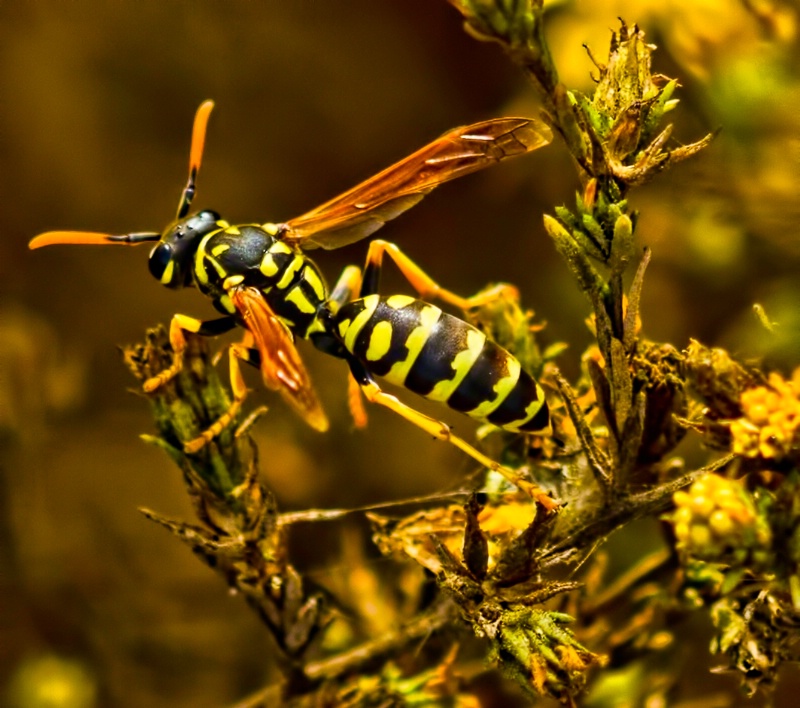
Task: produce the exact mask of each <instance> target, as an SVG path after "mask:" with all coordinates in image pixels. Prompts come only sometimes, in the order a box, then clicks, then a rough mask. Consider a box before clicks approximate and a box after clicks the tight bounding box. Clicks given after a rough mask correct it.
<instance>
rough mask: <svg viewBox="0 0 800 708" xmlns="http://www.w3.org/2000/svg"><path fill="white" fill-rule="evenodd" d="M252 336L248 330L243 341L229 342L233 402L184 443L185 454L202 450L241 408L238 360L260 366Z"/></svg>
mask: <svg viewBox="0 0 800 708" xmlns="http://www.w3.org/2000/svg"><path fill="white" fill-rule="evenodd" d="M251 345H252V337H251V336H250V333H249V332H248V333H247V334H246V335H245V339H244V341H242V342H241V343H240V344H231V345H230V347H229V348H228V361H229V368H230V377H231V392H232V393H233V402H232V403H231V405H230V406H229V407H228V410H227V411H225V412H224V413H223V414H222V415H221V416H220V417H219V418H217V420H216V421H215V422H214V423H213V424H212V425H210V426H209V427H208V428H207V429H206V430H204V431H203V432H202V433H201V434H200V435H198V436H197V437H196V438H194V439H193V440H189V441H188V442H186V443H184V445H183V451H184V452H185V453H187V454H193V453H196V452H199V451H200V450H202V449H203V448H204V447H205V446H206V445H208V443H210V442H211V441H212V440H213V439H214V438H215V437H217V436H218V435H219V434H220V433H221V432H222V431H223V430H225V428H227V427H228V426H229V425H230V424H231V423H232V422H233V421H234V420H235V418H236V416H237V415H238V414H239V411H240V410H241V408H242V404H243V403H244V399H245V398H247V386H246V385H245V382H244V376H242V367H241V366H240V364H239V362H240V361H244V362H247V363H248V364H251V365H252V366H255V367H256V368H258V367H259V366H260V358H261V357H260V355H259V352H258V350H257V349H253V348H252V347H251Z"/></svg>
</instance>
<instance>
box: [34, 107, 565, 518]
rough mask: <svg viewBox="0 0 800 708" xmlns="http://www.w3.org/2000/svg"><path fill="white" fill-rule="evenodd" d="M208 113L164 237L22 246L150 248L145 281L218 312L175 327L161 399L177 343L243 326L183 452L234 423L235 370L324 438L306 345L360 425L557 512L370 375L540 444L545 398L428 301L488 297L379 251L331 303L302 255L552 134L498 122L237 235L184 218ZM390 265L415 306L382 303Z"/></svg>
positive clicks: (197, 125) (210, 221)
mask: <svg viewBox="0 0 800 708" xmlns="http://www.w3.org/2000/svg"><path fill="white" fill-rule="evenodd" d="M213 107H214V104H213V102H212V101H205V102H204V103H203V104H202V105H201V106H200V108H199V109H198V110H197V113H196V115H195V120H194V129H193V131H192V143H191V151H190V156H189V179H188V181H187V184H186V187H185V188H184V190H183V192H182V194H181V198H180V202H179V205H178V212H177V216H176V218H175V220H174V221H173V222H172V223H171V224H170V225H169V226H167V228H166V229H165V230H164V231H163V232H161V233H155V232H138V233H129V234H122V235H112V234H103V233H93V232H84V231H50V232H47V233H43V234H41V235H39V236H37V237H36V238H34V239H33V240H32V241H31V242H30V248H39V247H41V246H50V245H54V244H123V245H136V244H140V243H146V242H157V243H156V245H155V247H154V248H153V250H152V251H151V252H150V258H149V267H150V272H151V273H152V275H153V276H154V277H155V278H156V279H157V280H159V281H160V282H161V283H162V284H163V285H165V286H167V287H168V288H182V287H191V286H195V287H197V288H198V289H199V290H200V291H201V292H202V293H203V294H205V295H207V296H208V297H210V298H211V299H212V302H213V305H214V307H215V308H216V309H217V310H218V311H219V312H220V313H222V315H223V316H222V317H220V318H217V319H213V320H206V321H202V320H198V319H195V318H193V317H188V316H186V315H180V314H178V315H175V316H174V317H173V318H172V321H171V323H170V330H169V337H170V343H171V345H172V348H173V351H174V360H173V363H172V365H171V366H170V367H169V368H168V369H166V370H164V371H163V372H161V373H160V374H159V375H157V376H155V377H153V378H151V379H149V380H147V381H146V382H145V383H144V390H145V391H146V392H153V391H155V390H157V389H158V388H159V387H160V386H162V385H163V384H165V383H166V382H167V381H169V380H170V379H172V378H173V377H174V376H175V375H176V374H177V373H178V372H179V371H180V370H181V367H182V365H183V352H184V349H185V347H186V340H185V336H184V332H194V333H197V334H200V335H206V336H215V335H219V334H222V333H224V332H227V331H229V330H231V329H233V328H234V327H236V326H237V325H238V326H240V327H243V328H244V330H245V334H244V338H243V340H242V341H241V342H240V343H237V344H232V345H231V346H230V347H229V350H228V351H229V361H230V377H231V388H232V391H233V403H232V405H231V407H230V409H229V410H228V411H227V412H226V413H225V414H224V415H223V416H222V417H221V418H220V419H219V420H218V421H216V422H215V423H214V424H213V425H212V426H211V427H210V428H209V429H208V430H206V431H205V432H204V433H203V434H202V435H201V436H200V437H198V438H196V439H194V440H190V441H187V442H186V443H185V451H186V452H187V453H190V454H191V453H196V452H198V451H199V450H200V449H201V448H202V447H203V446H204V445H205V444H207V443H208V442H209V441H210V440H212V439H213V438H214V437H215V436H216V435H218V434H219V433H220V432H221V431H222V430H223V429H224V428H225V427H226V426H227V425H229V424H230V423H231V422H232V421H233V420H234V418H235V416H236V414H237V413H238V411H239V409H240V408H241V405H242V402H243V401H244V398H245V395H246V386H245V383H244V379H243V376H242V373H241V368H240V361H244V362H247V363H249V364H252V365H253V366H255V367H257V368H258V369H260V371H261V375H262V379H263V381H264V384H265V386H266V387H267V388H269V389H272V390H276V391H278V392H279V393H280V394H281V395H282V397H283V398H284V400H285V401H286V402H287V403H288V404H289V405H290V406H291V407H292V408H293V409H294V410H295V411H296V412H297V413H298V414H299V415H300V416H301V417H302V418H303V420H305V421H306V423H308V424H309V425H310V426H311V427H312V428H314V429H316V430H319V431H325V430H327V428H328V419H327V417H326V415H325V413H324V411H323V409H322V406H321V404H320V402H319V400H318V398H317V395H316V392H315V389H314V386H313V384H312V383H311V379H310V377H309V375H308V372H307V371H306V368H305V366H304V364H303V362H302V360H301V358H300V356H299V354H298V352H297V349H296V347H295V344H294V340H295V338H296V337H301V338H303V339H308V340H310V341H311V342H312V343H313V344H314V345H315V346H316V347H317V348H318V349H319V350H321V351H323V352H326V353H328V354H331V355H333V356H336V357H339V358H341V359H344V360H345V361H346V362H347V364H348V365H349V368H350V373H351V375H352V376H351V387H356V386H357V388H356V389H355V392H353V391H351V396H350V400H351V410H354V415H356V416H357V417H360V416H359V414H358V412H357V411H358V407H359V406H358V404H356V403H353V401H356V400H357V401H359V403H360V395H359V394H358V391H359V390H360V392H362V393H363V394H364V395H365V397H366V398H367V400H369V401H372V402H375V403H378V404H381V405H383V406H386V407H387V408H390V409H391V410H393V411H395V412H396V413H398V414H399V415H401V416H403V417H404V418H406V419H407V420H409V421H410V422H412V423H414V424H415V425H417V426H419V427H420V428H422V429H423V430H425V431H426V432H428V433H429V434H431V435H433V436H434V437H436V438H439V439H441V440H447V441H449V442H450V443H452V444H453V445H455V446H456V447H458V448H460V449H461V450H463V451H464V452H466V453H467V454H469V455H471V456H472V457H473V458H474V459H476V460H477V461H478V462H480V463H481V464H482V465H484V466H486V467H488V468H490V469H494V470H496V471H498V472H500V473H501V474H503V475H504V476H506V477H507V478H508V479H510V480H511V481H512V482H513V483H514V484H516V485H517V486H520V487H523V488H525V489H526V491H528V492H529V493H530V494H531V496H533V497H535V498H537V499H539V500H540V501H541V502H542V503H543V504H545V505H546V506H547V507H548V508H552V507H553V506H555V502H554V501H553V500H552V499H551V498H550V497H549V496H547V495H546V494H545V493H544V492H543V491H542V490H540V489H539V488H538V487H536V486H535V485H533V484H531V483H530V482H528V481H526V480H524V479H523V478H521V477H520V476H519V475H518V474H516V473H515V472H513V471H511V470H509V469H507V468H504V467H502V466H501V465H500V464H499V463H497V462H495V461H494V460H492V459H490V458H489V457H487V456H486V455H484V454H483V453H481V452H480V451H479V450H477V449H476V448H474V447H473V446H472V445H470V444H469V443H467V442H466V441H465V440H463V439H461V438H460V437H457V436H456V435H454V434H453V433H452V432H451V430H450V428H449V426H447V425H446V424H445V423H443V422H441V421H439V420H436V419H434V418H431V417H429V416H427V415H424V414H423V413H421V412H419V411H417V410H415V409H414V408H412V407H410V406H408V405H406V404H405V403H403V402H402V401H400V400H399V399H398V398H397V397H395V396H392V395H390V394H388V393H385V392H384V391H383V390H381V388H380V387H379V385H378V384H377V383H376V381H375V377H376V376H380V377H384V378H386V379H387V380H388V381H390V382H392V383H394V384H398V385H400V386H404V387H406V388H407V389H409V390H411V391H413V392H415V393H417V394H420V395H422V396H425V397H427V398H429V399H432V400H436V401H441V402H443V403H446V404H447V405H448V406H450V407H451V408H453V409H455V410H457V411H460V412H462V413H466V414H467V415H469V416H471V417H473V418H475V419H477V420H480V421H485V422H489V423H493V424H494V425H496V426H499V427H501V428H503V429H505V430H511V431H519V432H538V433H544V432H548V431H549V430H550V420H549V413H548V408H547V404H546V402H545V400H544V394H543V392H542V389H541V388H540V386H539V385H538V383H536V381H535V380H534V379H533V378H532V377H531V376H529V375H528V374H527V373H526V372H525V371H523V370H522V367H521V366H520V364H519V362H518V361H517V359H515V358H514V357H513V356H512V355H511V354H510V353H508V352H507V351H506V350H505V349H503V348H501V347H500V346H498V345H497V344H495V343H494V342H493V341H491V340H490V339H488V338H487V337H486V335H485V334H484V333H483V332H481V331H480V330H478V329H477V328H475V327H473V326H471V325H469V324H468V323H466V322H464V321H463V320H461V319H459V318H457V317H454V316H452V315H449V314H447V313H444V312H442V310H440V309H439V308H438V307H436V306H435V305H433V304H431V303H429V302H427V301H426V298H427V299H432V298H438V299H439V300H441V301H443V302H445V303H448V304H450V305H452V306H454V307H457V308H460V309H462V310H467V309H469V308H471V307H475V306H478V305H480V304H481V303H482V302H484V301H486V300H487V299H489V298H491V297H492V293H491V291H490V292H489V293H485V294H483V295H481V296H476V297H473V298H463V297H460V296H458V295H456V294H455V293H453V292H451V291H449V290H446V289H444V288H442V287H440V286H439V285H438V284H437V283H436V282H435V281H434V280H433V279H432V278H431V277H430V276H429V275H428V274H427V273H425V272H424V271H423V270H422V269H421V268H420V267H419V266H418V265H417V264H416V263H414V262H413V261H412V260H411V259H410V258H409V257H408V256H406V255H405V254H404V253H403V252H402V251H401V250H400V249H399V248H398V247H397V246H396V245H394V244H391V243H388V242H386V241H381V240H375V241H372V242H371V243H370V245H369V250H368V255H367V260H366V265H365V267H364V269H363V272H362V269H360V268H358V267H356V266H349V267H348V268H345V270H344V271H343V273H342V275H341V277H340V278H339V280H338V282H337V284H336V285H335V286H334V288H333V290H331V291H328V289H327V288H326V286H325V281H324V279H323V277H322V274H321V272H320V271H319V269H318V268H317V266H316V264H315V263H314V262H313V261H312V260H311V259H310V258H309V257H308V256H306V255H305V253H304V252H305V251H307V250H310V249H313V248H320V247H321V248H325V249H332V248H338V247H340V246H344V245H346V244H349V243H353V242H354V241H358V240H359V239H362V238H365V237H367V236H369V235H370V234H372V233H374V232H375V231H376V230H377V229H379V228H380V227H381V226H383V224H384V223H385V222H387V221H389V220H390V219H394V218H395V217H396V216H398V215H399V214H401V213H402V212H404V211H406V210H407V209H409V208H411V207H412V206H414V205H415V204H416V203H417V202H419V201H420V200H421V199H422V198H423V197H424V196H425V195H426V194H428V192H430V191H431V190H432V189H434V188H435V187H437V186H438V185H440V184H442V183H444V182H447V181H449V180H452V179H455V178H456V177H461V176H462V175H466V174H469V173H470V172H475V171H477V170H481V169H483V168H485V167H488V166H490V165H493V164H495V163H497V162H500V161H502V160H505V159H507V158H509V157H514V156H516V155H522V154H525V153H527V152H530V151H531V150H535V149H537V148H539V147H542V146H544V145H546V144H547V143H549V142H550V140H551V137H552V135H551V132H550V129H549V128H548V127H547V126H546V125H544V124H543V123H541V122H540V121H537V120H534V119H530V118H498V119H493V120H487V121H483V122H481V123H475V124H474V125H469V126H466V127H461V128H456V129H454V130H451V131H449V132H448V133H445V134H444V135H442V136H441V137H440V138H438V139H436V140H434V141H433V142H432V143H430V144H428V145H426V146H425V147H423V148H421V149H420V150H418V151H417V152H415V153H413V154H412V155H410V156H409V157H406V158H405V159H403V160H401V161H400V162H398V163H396V164H394V165H392V166H391V167H389V168H387V169H385V170H384V171H383V172H380V173H379V174H377V175H375V176H374V177H372V178H370V179H368V180H366V181H365V182H362V183H361V184H359V185H357V186H356V187H354V188H353V189H351V190H349V191H347V192H345V193H344V194H341V195H339V196H338V197H335V198H334V199H332V200H330V201H328V202H326V203H325V204H323V205H322V206H319V207H317V208H316V209H313V210H312V211H309V212H307V213H306V214H303V215H302V216H299V217H297V218H295V219H291V220H289V221H286V222H284V223H277V224H272V223H265V224H244V225H237V226H232V225H230V224H229V223H228V222H227V221H225V220H223V219H222V218H221V217H220V215H219V214H217V213H216V212H214V211H210V210H203V211H199V212H197V213H194V214H191V215H189V208H190V206H191V204H192V201H193V199H194V196H195V185H196V180H197V173H198V171H199V169H200V163H201V160H202V155H203V147H204V143H205V136H206V128H207V125H208V119H209V116H210V114H211V110H212V109H213ZM384 256H389V258H391V260H392V261H394V263H395V264H396V265H397V266H398V267H399V269H400V271H401V272H402V273H403V275H404V276H405V277H406V278H407V280H408V281H409V283H410V284H411V285H412V286H413V288H414V289H415V290H416V291H417V293H418V294H419V299H418V298H413V297H410V296H407V295H390V296H388V297H387V296H381V295H379V294H378V281H379V278H380V270H381V267H382V263H383V257H384ZM353 394H354V395H353Z"/></svg>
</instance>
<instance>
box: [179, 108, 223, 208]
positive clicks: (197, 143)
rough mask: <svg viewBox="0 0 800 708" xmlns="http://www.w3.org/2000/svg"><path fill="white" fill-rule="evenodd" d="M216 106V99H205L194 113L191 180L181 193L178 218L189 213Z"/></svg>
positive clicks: (190, 156)
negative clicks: (207, 129)
mask: <svg viewBox="0 0 800 708" xmlns="http://www.w3.org/2000/svg"><path fill="white" fill-rule="evenodd" d="M213 108H214V101H203V102H202V103H201V104H200V108H198V109H197V113H195V114H194V127H193V128H192V149H191V151H190V152H189V181H188V182H187V183H186V187H185V188H184V190H183V193H182V194H181V200H180V202H179V203H178V216H177V218H178V219H182V218H183V217H184V216H186V214H188V213H189V207H190V206H191V204H192V200H193V199H194V193H195V182H196V180H197V173H198V172H199V170H200V163H201V162H202V160H203V146H204V145H205V142H206V127H207V126H208V118H209V116H210V115H211V111H212V110H213Z"/></svg>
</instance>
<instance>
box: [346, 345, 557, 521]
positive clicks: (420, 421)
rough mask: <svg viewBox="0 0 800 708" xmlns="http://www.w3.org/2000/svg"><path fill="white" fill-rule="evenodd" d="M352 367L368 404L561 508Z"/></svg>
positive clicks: (542, 501) (547, 505)
mask: <svg viewBox="0 0 800 708" xmlns="http://www.w3.org/2000/svg"><path fill="white" fill-rule="evenodd" d="M349 364H350V370H351V372H352V375H353V378H355V380H356V381H357V382H358V384H359V386H360V387H361V390H362V391H363V393H364V396H365V397H366V399H367V400H368V401H370V402H371V403H377V404H378V405H381V406H385V407H386V408H388V409H390V410H392V411H394V412H395V413H397V414H398V415H400V416H402V417H403V418H405V419H406V420H407V421H409V422H410V423H413V424H414V425H416V426H417V427H418V428H421V429H422V430H424V431H425V432H426V433H428V434H429V435H432V436H433V437H435V438H436V439H437V440H444V441H446V442H449V443H450V444H451V445H454V446H455V447H457V448H458V449H459V450H461V451H462V452H465V453H467V455H469V456H470V457H472V458H473V459H474V460H476V461H477V462H479V463H480V464H481V465H483V466H484V467H486V468H488V469H490V470H492V471H494V472H497V473H498V474H501V475H502V476H503V477H505V478H506V479H507V480H508V481H509V482H511V484H513V485H514V486H516V487H517V488H518V489H521V490H522V491H523V492H525V493H526V494H528V496H530V497H531V498H532V499H535V500H536V501H537V502H539V503H540V504H541V505H542V506H544V507H545V509H548V510H551V509H555V508H557V507H558V506H559V504H558V502H557V501H555V500H554V499H553V498H552V497H551V496H550V495H549V494H547V492H545V491H544V490H543V489H541V488H540V487H538V486H537V485H535V484H533V483H532V482H530V481H529V480H527V479H525V478H524V477H522V476H521V475H520V474H519V473H517V472H515V471H514V470H511V469H509V468H507V467H503V465H501V464H500V463H499V462H496V461H495V460H493V459H491V458H490V457H488V456H487V455H484V454H483V453H482V452H481V451H480V450H478V449H477V448H475V447H473V446H472V445H470V444H469V443H468V442H467V441H466V440H464V439H463V438H460V437H458V436H457V435H455V434H454V433H453V431H452V430H451V429H450V426H449V425H447V424H446V423H444V422H442V421H441V420H437V419H436V418H432V417H430V416H428V415H425V414H424V413H420V412H419V411H418V410H416V409H414V408H412V407H411V406H408V405H406V404H405V403H403V402H402V401H401V400H400V399H399V398H397V397H396V396H393V395H391V394H390V393H386V392H385V391H383V390H382V389H381V387H380V386H378V384H377V383H376V381H375V379H374V378H373V377H372V376H371V375H370V373H369V372H368V371H367V370H366V369H365V368H364V366H363V365H362V364H361V362H359V361H358V360H357V359H354V358H351V359H349Z"/></svg>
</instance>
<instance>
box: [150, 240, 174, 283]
mask: <svg viewBox="0 0 800 708" xmlns="http://www.w3.org/2000/svg"><path fill="white" fill-rule="evenodd" d="M147 265H148V267H149V268H150V272H151V273H152V275H153V277H154V278H155V279H156V280H160V281H161V282H162V283H164V285H169V283H170V281H171V280H172V271H173V268H174V261H173V259H172V246H170V245H169V244H168V243H159V244H158V245H157V246H156V247H155V248H154V249H153V250H152V251H151V252H150V260H149V261H148V262H147Z"/></svg>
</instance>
